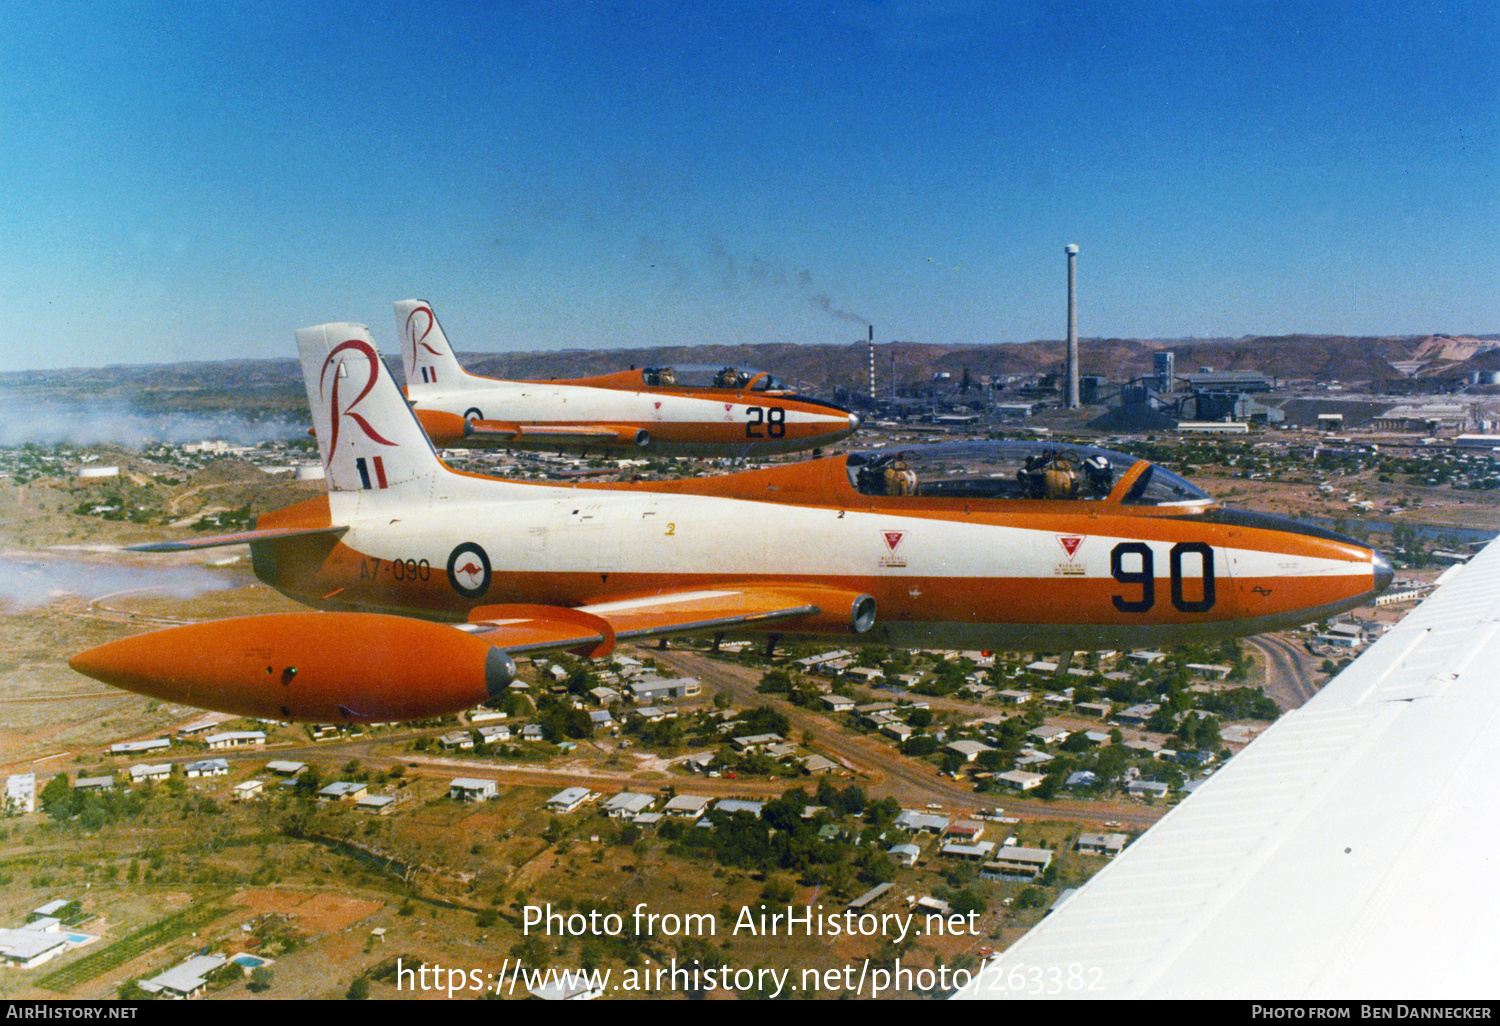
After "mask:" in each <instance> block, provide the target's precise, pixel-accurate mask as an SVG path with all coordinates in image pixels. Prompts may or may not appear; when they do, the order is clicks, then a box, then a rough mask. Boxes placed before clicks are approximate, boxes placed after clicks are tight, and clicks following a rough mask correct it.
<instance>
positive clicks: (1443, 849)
mask: <svg viewBox="0 0 1500 1026" xmlns="http://www.w3.org/2000/svg"><path fill="white" fill-rule="evenodd" d="M1447 576H1449V577H1450V579H1447V580H1446V583H1443V584H1442V585H1441V587H1439V588H1438V590H1437V591H1436V592H1435V593H1434V594H1433V595H1432V596H1431V597H1429V598H1428V599H1427V601H1426V602H1424V603H1423V604H1422V605H1421V606H1420V607H1418V608H1417V609H1416V610H1415V611H1413V612H1412V613H1411V614H1410V615H1408V616H1407V617H1406V618H1405V619H1403V620H1402V621H1401V622H1400V623H1399V624H1397V625H1396V626H1395V627H1394V628H1393V629H1391V630H1390V631H1388V632H1387V633H1386V634H1385V636H1384V637H1382V638H1381V639H1380V640H1379V641H1378V642H1377V643H1376V644H1374V645H1373V646H1372V647H1371V648H1370V649H1369V650H1368V651H1366V652H1365V653H1364V654H1363V655H1361V656H1360V657H1359V658H1358V659H1356V660H1355V661H1354V662H1353V663H1352V664H1351V665H1350V666H1349V667H1348V668H1347V669H1345V670H1344V671H1343V673H1341V674H1339V675H1338V676H1337V677H1336V678H1335V679H1334V680H1332V681H1331V682H1329V684H1328V685H1327V686H1326V687H1324V688H1323V690H1322V691H1320V692H1319V693H1318V694H1317V695H1316V696H1315V697H1313V699H1312V700H1311V701H1309V702H1308V703H1307V704H1306V705H1304V706H1303V707H1302V708H1300V709H1297V710H1296V711H1294V712H1290V713H1287V714H1286V715H1285V716H1283V717H1282V718H1281V719H1280V720H1279V721H1277V722H1276V723H1275V724H1274V725H1273V726H1272V727H1270V728H1269V729H1268V730H1266V731H1265V732H1264V733H1263V734H1262V735H1261V736H1260V737H1259V738H1257V739H1256V740H1255V741H1254V742H1252V743H1251V744H1250V745H1249V746H1248V747H1247V748H1246V749H1245V750H1244V751H1242V752H1241V753H1240V754H1239V755H1236V756H1235V757H1234V758H1233V759H1231V760H1230V761H1229V762H1228V764H1227V765H1226V766H1225V767H1224V768H1223V769H1221V770H1219V771H1218V772H1217V773H1215V774H1214V775H1213V776H1212V777H1210V778H1209V779H1208V781H1207V782H1206V783H1204V784H1203V786H1201V787H1199V788H1198V789H1197V790H1196V791H1195V792H1194V793H1193V794H1192V795H1191V796H1189V797H1188V798H1186V799H1185V800H1184V801H1183V802H1182V803H1181V804H1180V805H1178V806H1177V807H1176V808H1174V809H1173V810H1172V811H1171V812H1169V813H1168V814H1167V815H1166V816H1165V817H1163V818H1162V820H1161V821H1160V822H1158V823H1157V824H1156V825H1155V826H1153V827H1152V828H1151V829H1150V830H1148V831H1147V832H1146V833H1145V834H1144V835H1143V836H1142V837H1141V838H1140V839H1139V840H1137V841H1136V842H1135V843H1134V844H1132V845H1130V846H1129V847H1128V848H1126V850H1125V851H1124V852H1123V853H1122V854H1121V855H1119V856H1117V857H1116V858H1115V859H1114V861H1113V862H1112V863H1111V864H1110V865H1109V866H1107V867H1105V868H1104V869H1103V870H1102V871H1101V872H1099V874H1098V875H1097V876H1095V877H1094V878H1093V879H1092V880H1090V881H1089V882H1088V883H1087V884H1086V885H1085V886H1084V887H1082V888H1081V889H1080V890H1079V891H1078V892H1077V893H1076V894H1074V895H1073V896H1072V897H1071V898H1069V899H1068V900H1067V901H1066V902H1065V903H1064V904H1063V905H1062V907H1060V908H1059V909H1057V910H1056V911H1054V912H1052V913H1051V914H1050V915H1048V916H1047V917H1046V918H1045V919H1043V920H1042V921H1041V922H1040V923H1039V924H1038V925H1037V926H1036V927H1035V928H1033V929H1032V930H1031V931H1030V932H1029V933H1027V934H1026V935H1025V936H1023V937H1022V938H1021V939H1020V940H1019V941H1017V942H1016V943H1015V944H1013V945H1012V946H1011V947H1010V948H1009V949H1008V950H1007V951H1005V952H1004V953H1003V954H1001V955H999V956H997V957H996V958H995V959H994V960H993V961H992V962H990V963H989V964H988V965H986V966H985V967H984V969H983V970H981V971H980V972H979V974H978V976H977V978H976V979H974V980H973V981H972V982H971V983H970V984H969V985H968V986H966V987H965V988H963V989H962V990H961V991H960V992H959V994H958V995H957V996H959V997H965V998H1003V997H1060V998H1121V997H1143V998H1241V999H1319V998H1327V999H1342V1000H1358V999H1387V1000H1418V999H1424V998H1426V999H1448V1000H1455V999H1457V1000H1493V999H1494V997H1495V996H1496V994H1497V992H1500V929H1497V924H1500V807H1497V800H1496V799H1497V795H1500V543H1492V544H1490V545H1489V546H1488V547H1486V548H1485V550H1484V551H1483V552H1481V553H1480V554H1479V555H1478V556H1476V557H1475V558H1474V559H1473V560H1471V561H1470V562H1469V564H1468V565H1467V566H1465V567H1462V568H1461V569H1459V568H1455V571H1450V572H1449V575H1447Z"/></svg>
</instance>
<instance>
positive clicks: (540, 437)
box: [396, 299, 859, 457]
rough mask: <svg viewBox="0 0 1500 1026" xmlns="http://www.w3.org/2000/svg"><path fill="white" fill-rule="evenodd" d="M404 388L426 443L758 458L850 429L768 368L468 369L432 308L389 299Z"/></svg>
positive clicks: (848, 418)
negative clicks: (516, 375)
mask: <svg viewBox="0 0 1500 1026" xmlns="http://www.w3.org/2000/svg"><path fill="white" fill-rule="evenodd" d="M396 329H397V332H398V333H399V335H400V336H401V362H402V365H403V367H404V369H405V371H406V397H407V399H408V400H410V402H411V404H412V407H413V409H415V410H416V413H417V419H418V420H420V421H421V422H422V427H423V428H425V429H426V431H427V434H428V437H430V438H431V439H432V442H433V444H434V445H437V446H439V447H444V446H455V445H459V446H468V447H481V446H498V447H503V448H510V449H547V450H563V451H584V450H587V451H594V452H598V451H601V450H616V451H619V450H635V451H642V450H644V451H646V452H650V453H656V454H659V455H663V456H727V457H742V456H767V455H772V454H775V453H785V452H798V451H801V450H803V449H812V448H815V447H817V446H820V445H827V444H828V443H830V442H835V441H837V440H838V439H840V438H843V437H845V436H846V435H848V434H850V433H852V432H853V431H854V429H855V428H857V427H859V417H858V416H856V415H855V414H853V413H850V412H849V411H848V410H846V409H844V408H842V407H840V406H835V405H833V404H832V403H827V402H823V401H822V400H819V399H813V398H810V397H808V396H803V395H797V394H795V393H794V392H792V391H791V389H789V388H787V387H786V386H785V385H784V384H782V383H781V382H780V381H777V380H776V379H775V378H773V377H772V376H771V375H770V374H769V373H766V372H763V371H748V370H743V369H740V368H735V367H719V368H684V367H647V368H640V369H632V370H628V371H619V372H617V373H615V374H605V375H602V376H600V377H593V378H575V379H571V380H564V381H503V380H500V379H498V378H486V377H480V376H479V375H477V374H470V373H469V372H468V371H466V370H464V368H463V367H462V366H461V365H460V364H459V362H458V360H457V359H456V358H455V357H454V355H453V348H452V346H450V345H449V344H448V338H447V336H446V335H445V334H444V333H443V329H442V327H441V326H440V325H439V324H438V320H437V317H436V315H434V314H433V312H432V306H431V304H429V303H426V302H424V301H423V300H420V299H404V300H402V301H400V302H398V303H397V304H396Z"/></svg>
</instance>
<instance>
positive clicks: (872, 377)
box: [869, 324, 875, 403]
mask: <svg viewBox="0 0 1500 1026" xmlns="http://www.w3.org/2000/svg"><path fill="white" fill-rule="evenodd" d="M869 327H870V402H872V403H873V402H874V401H875V325H873V324H871V325H870V326H869Z"/></svg>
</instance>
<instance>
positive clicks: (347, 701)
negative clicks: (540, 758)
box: [68, 613, 516, 723]
mask: <svg viewBox="0 0 1500 1026" xmlns="http://www.w3.org/2000/svg"><path fill="white" fill-rule="evenodd" d="M68 665H69V666H71V667H72V668H73V669H75V670H77V671H78V672H79V673H82V674H84V675H85V676H88V677H92V678H94V679H95V680H98V681H102V682H104V683H105V684H109V685H112V686H114V687H118V688H123V689H125V690H127V691H134V692H137V693H139V694H143V695H149V696H151V697H152V698H156V699H160V700H161V701H165V702H174V703H178V704H182V705H190V706H194V707H197V708H202V709H218V710H221V711H224V712H232V713H236V714H238V715H241V716H252V717H256V718H260V719H271V720H283V721H288V722H290V721H310V722H318V723H347V722H363V723H369V722H377V723H378V722H386V721H397V720H413V719H426V718H428V717H433V716H444V715H447V714H449V713H454V712H457V711H459V710H461V709H467V708H472V707H473V706H475V705H478V704H480V703H482V702H485V701H488V700H491V699H494V698H498V697H502V696H504V695H505V693H506V691H507V688H508V687H509V685H510V683H511V682H512V681H513V680H515V672H516V668H515V663H514V661H513V660H512V659H511V657H510V656H509V655H507V654H506V653H505V652H504V651H502V650H501V649H499V648H495V647H493V646H492V645H490V644H489V643H487V642H486V641H484V640H483V639H482V638H480V637H477V636H474V635H472V634H468V633H465V632H464V631H462V630H458V629H456V628H454V627H452V626H448V625H444V624H438V623H432V622H430V621H426V620H416V619H412V618H410V617H402V616H387V615H384V614H380V613H277V614H270V615H264V616H246V617H237V618H233V619H228V620H214V621H209V622H206V623H195V624H186V625H184V626H181V627H171V628H167V629H166V630H160V631H152V632H150V633H147V634H137V635H133V636H131V637H128V638H123V639H121V640H119V641H112V642H109V643H107V644H104V645H99V646H98V647H96V648H91V649H89V650H88V651H87V652H83V653H80V654H79V655H76V656H74V657H73V658H72V659H71V660H70V661H69V663H68Z"/></svg>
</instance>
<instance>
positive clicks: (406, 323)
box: [395, 299, 483, 401]
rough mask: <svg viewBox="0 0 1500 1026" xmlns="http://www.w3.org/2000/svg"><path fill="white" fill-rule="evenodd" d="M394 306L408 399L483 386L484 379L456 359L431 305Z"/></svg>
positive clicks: (410, 302)
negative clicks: (469, 370) (467, 369)
mask: <svg viewBox="0 0 1500 1026" xmlns="http://www.w3.org/2000/svg"><path fill="white" fill-rule="evenodd" d="M395 306H396V334H398V335H399V336H400V337H401V366H402V368H403V369H404V370H405V371H406V395H407V397H408V398H410V399H412V400H414V401H415V400H420V399H422V397H423V396H425V395H432V394H436V393H438V392H454V391H459V390H462V389H464V388H467V387H474V386H478V385H480V384H482V383H483V379H481V378H476V377H475V376H474V375H472V374H470V373H469V372H468V371H466V370H464V369H463V367H462V366H461V365H460V364H459V362H458V358H457V357H455V356H454V355H453V347H452V346H450V345H449V344H448V336H447V335H445V334H443V327H442V325H440V324H438V320H437V315H436V314H434V313H433V312H432V304H431V303H428V302H427V301H426V300H423V299H402V300H399V301H397V303H396V304H395Z"/></svg>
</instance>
